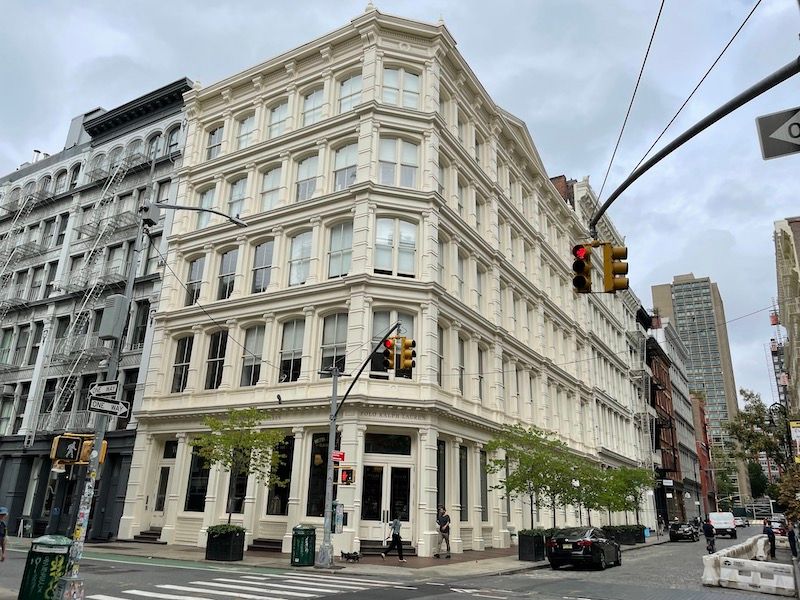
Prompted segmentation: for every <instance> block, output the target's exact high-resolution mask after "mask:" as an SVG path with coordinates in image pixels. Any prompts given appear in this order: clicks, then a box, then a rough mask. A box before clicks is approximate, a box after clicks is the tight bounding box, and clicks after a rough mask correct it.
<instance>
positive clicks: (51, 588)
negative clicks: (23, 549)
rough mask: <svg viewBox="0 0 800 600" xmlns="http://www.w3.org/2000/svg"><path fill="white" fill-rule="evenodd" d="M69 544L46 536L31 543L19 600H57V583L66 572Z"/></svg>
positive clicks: (67, 540) (59, 538)
mask: <svg viewBox="0 0 800 600" xmlns="http://www.w3.org/2000/svg"><path fill="white" fill-rule="evenodd" d="M71 546H72V540H71V539H69V538H68V537H64V536H63V535H45V536H42V537H40V538H36V539H35V540H33V542H31V549H30V550H29V551H28V558H27V559H26V561H25V572H24V573H23V574H22V583H21V585H20V586H19V596H18V600H56V598H55V593H56V590H57V588H58V580H59V579H61V577H62V576H63V575H64V573H65V572H66V570H67V562H69V549H70V547H71Z"/></svg>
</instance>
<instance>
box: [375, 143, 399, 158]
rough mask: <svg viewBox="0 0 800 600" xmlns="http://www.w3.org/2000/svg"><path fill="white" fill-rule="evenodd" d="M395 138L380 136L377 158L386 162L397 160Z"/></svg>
mask: <svg viewBox="0 0 800 600" xmlns="http://www.w3.org/2000/svg"><path fill="white" fill-rule="evenodd" d="M396 142H397V140H395V139H394V138H381V143H380V147H379V152H378V159H379V160H382V161H386V162H397V143H396Z"/></svg>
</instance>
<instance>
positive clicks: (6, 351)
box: [0, 327, 14, 365]
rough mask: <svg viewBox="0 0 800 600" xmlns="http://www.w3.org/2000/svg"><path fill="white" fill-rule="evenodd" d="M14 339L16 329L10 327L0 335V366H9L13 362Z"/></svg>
mask: <svg viewBox="0 0 800 600" xmlns="http://www.w3.org/2000/svg"><path fill="white" fill-rule="evenodd" d="M13 337H14V329H13V328H12V327H8V328H7V329H3V331H2V333H0V364H3V365H7V364H9V363H10V362H11V338H13Z"/></svg>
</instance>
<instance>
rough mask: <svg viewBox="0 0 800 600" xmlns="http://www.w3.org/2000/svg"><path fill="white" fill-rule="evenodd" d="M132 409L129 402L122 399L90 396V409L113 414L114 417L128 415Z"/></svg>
mask: <svg viewBox="0 0 800 600" xmlns="http://www.w3.org/2000/svg"><path fill="white" fill-rule="evenodd" d="M129 409H130V407H129V405H128V403H127V402H124V401H122V400H103V399H101V398H95V397H93V396H90V397H89V411H90V412H96V413H102V414H105V415H111V416H113V417H127V416H128V410H129Z"/></svg>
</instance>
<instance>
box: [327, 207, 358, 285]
mask: <svg viewBox="0 0 800 600" xmlns="http://www.w3.org/2000/svg"><path fill="white" fill-rule="evenodd" d="M352 253H353V222H352V221H345V222H343V223H339V224H338V225H334V226H333V227H331V246H330V251H329V252H328V277H329V278H331V277H344V276H345V275H347V274H348V273H349V272H350V258H351V255H352Z"/></svg>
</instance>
